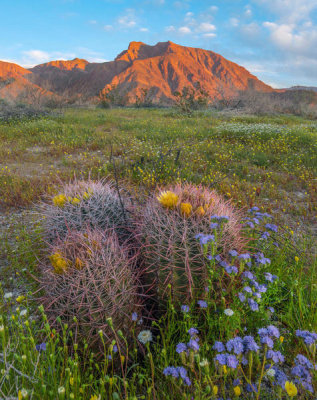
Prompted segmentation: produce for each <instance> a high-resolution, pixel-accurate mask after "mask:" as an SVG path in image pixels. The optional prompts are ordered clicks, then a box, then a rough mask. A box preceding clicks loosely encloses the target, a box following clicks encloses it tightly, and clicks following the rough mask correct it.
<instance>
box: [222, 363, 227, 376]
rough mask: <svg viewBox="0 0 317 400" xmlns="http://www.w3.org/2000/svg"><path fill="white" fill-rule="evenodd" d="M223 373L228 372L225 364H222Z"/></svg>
mask: <svg viewBox="0 0 317 400" xmlns="http://www.w3.org/2000/svg"><path fill="white" fill-rule="evenodd" d="M223 373H224V374H225V375H226V374H227V373H228V369H227V366H226V365H224V366H223Z"/></svg>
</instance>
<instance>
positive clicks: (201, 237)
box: [195, 233, 215, 246]
mask: <svg viewBox="0 0 317 400" xmlns="http://www.w3.org/2000/svg"><path fill="white" fill-rule="evenodd" d="M195 238H196V239H199V242H200V245H201V246H204V245H205V244H207V243H209V242H214V241H215V236H214V235H204V234H203V233H199V234H198V235H196V236H195Z"/></svg>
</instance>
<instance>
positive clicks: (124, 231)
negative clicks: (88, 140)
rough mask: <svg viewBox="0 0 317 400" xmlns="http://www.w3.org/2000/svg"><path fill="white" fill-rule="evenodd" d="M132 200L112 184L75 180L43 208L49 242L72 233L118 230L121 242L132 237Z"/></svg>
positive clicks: (44, 204)
mask: <svg viewBox="0 0 317 400" xmlns="http://www.w3.org/2000/svg"><path fill="white" fill-rule="evenodd" d="M127 203H128V199H127V197H126V196H123V193H122V192H121V193H120V192H119V191H116V190H115V189H114V187H113V185H112V184H111V183H105V182H101V181H98V182H93V181H85V182H84V181H74V182H73V183H69V184H66V185H65V186H64V187H63V188H62V191H61V193H59V194H58V195H56V196H54V197H53V198H51V199H50V201H49V202H47V203H43V204H42V205H41V206H40V213H41V215H42V216H44V221H43V223H44V231H45V237H46V239H47V240H49V241H54V240H56V239H57V238H59V239H63V238H64V237H65V236H66V235H67V232H68V231H70V230H77V231H84V230H85V229H101V230H106V229H109V228H115V230H116V233H117V234H118V237H119V240H120V242H124V241H125V240H127V239H128V238H129V237H130V236H131V229H132V225H133V224H132V219H131V218H130V214H129V212H128V209H127Z"/></svg>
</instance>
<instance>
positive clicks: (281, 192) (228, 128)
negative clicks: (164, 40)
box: [0, 108, 317, 400]
mask: <svg viewBox="0 0 317 400" xmlns="http://www.w3.org/2000/svg"><path fill="white" fill-rule="evenodd" d="M0 138H1V140H0V239H1V240H0V279H1V282H0V283H1V284H0V399H19V400H20V399H67V400H68V399H75V400H77V399H78V400H86V399H87V400H98V399H100V400H101V399H114V400H116V399H118V400H119V399H129V400H132V399H133V400H137V399H158V400H159V399H171V400H172V399H188V400H192V399H193V400H196V399H223V400H229V399H232V400H233V399H256V400H258V399H292V398H295V399H315V398H316V397H317V394H316V391H317V379H316V378H317V359H316V347H317V309H316V306H317V280H316V250H317V246H316V234H317V228H316V226H317V225H316V224H317V220H316V217H317V173H316V171H317V123H316V122H315V121H312V120H305V119H302V118H300V117H295V116H285V115H283V116H262V117H258V116H248V115H233V114H230V113H220V112H218V113H217V112H211V111H206V112H202V111H201V112H195V113H193V115H192V116H191V117H188V116H183V115H181V114H178V113H177V112H176V111H174V110H173V109H133V108H130V109H108V110H102V109H70V110H66V111H64V112H63V113H61V114H58V113H57V114H52V115H45V116H43V117H40V118H34V119H21V120H19V121H17V120H12V121H9V122H8V121H5V122H4V121H3V122H1V121H0Z"/></svg>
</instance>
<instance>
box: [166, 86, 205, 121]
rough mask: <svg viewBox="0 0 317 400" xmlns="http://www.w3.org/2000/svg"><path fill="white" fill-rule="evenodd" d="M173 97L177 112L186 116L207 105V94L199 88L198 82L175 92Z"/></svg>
mask: <svg viewBox="0 0 317 400" xmlns="http://www.w3.org/2000/svg"><path fill="white" fill-rule="evenodd" d="M173 95H174V97H175V105H176V107H177V108H178V110H179V111H181V112H182V113H184V114H187V115H191V114H192V112H193V111H194V110H199V109H201V108H203V107H206V106H207V105H208V103H209V93H208V92H206V91H205V90H204V89H203V88H202V87H201V84H200V82H195V83H194V85H193V86H192V87H190V86H184V87H183V89H182V91H181V92H179V91H176V92H174V94H173Z"/></svg>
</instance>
